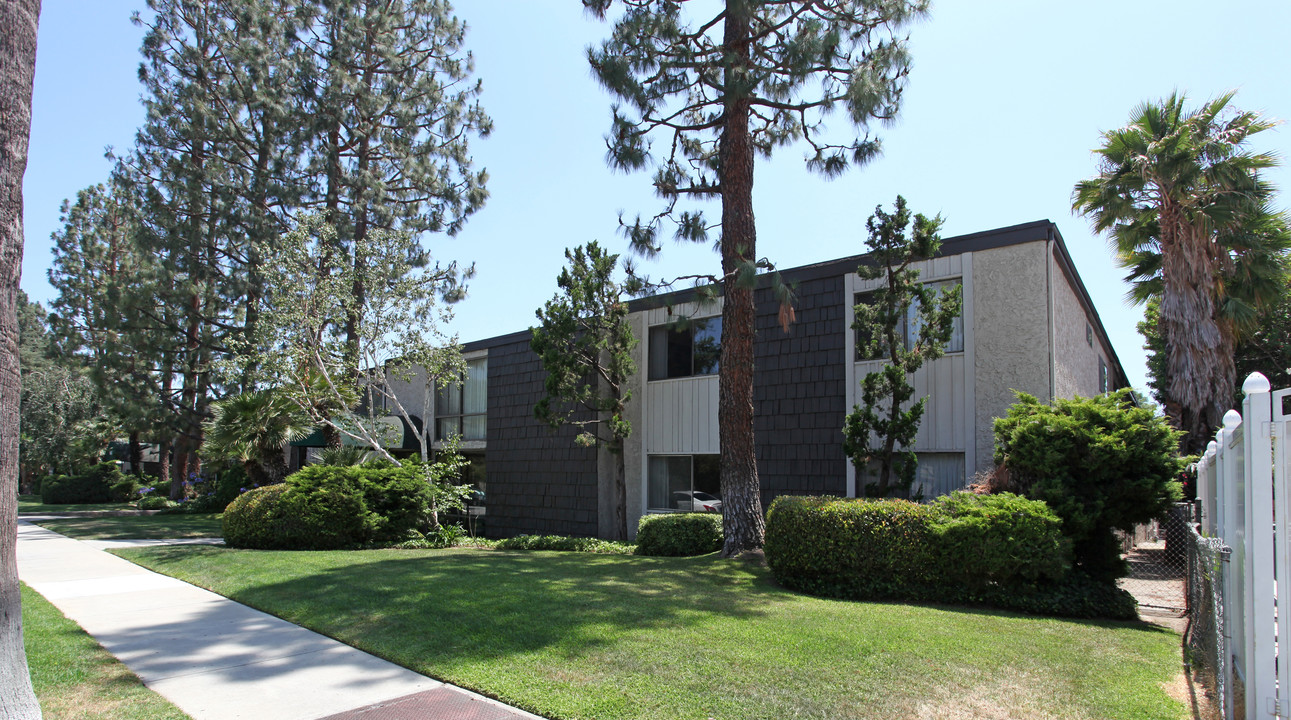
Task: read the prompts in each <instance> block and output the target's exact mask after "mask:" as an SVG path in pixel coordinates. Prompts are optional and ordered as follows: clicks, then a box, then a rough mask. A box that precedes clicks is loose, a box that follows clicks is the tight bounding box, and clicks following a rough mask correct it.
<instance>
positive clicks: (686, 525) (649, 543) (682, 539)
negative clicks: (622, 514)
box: [636, 513, 722, 556]
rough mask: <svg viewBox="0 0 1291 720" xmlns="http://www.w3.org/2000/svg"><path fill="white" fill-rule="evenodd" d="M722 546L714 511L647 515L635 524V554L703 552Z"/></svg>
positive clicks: (704, 553) (696, 553)
mask: <svg viewBox="0 0 1291 720" xmlns="http://www.w3.org/2000/svg"><path fill="white" fill-rule="evenodd" d="M721 549H722V516H721V515H719V514H717V513H667V514H659V515H646V516H643V517H642V518H641V522H640V524H639V525H637V548H636V554H637V555H667V556H684V555H706V554H708V553H711V552H717V551H718V550H721Z"/></svg>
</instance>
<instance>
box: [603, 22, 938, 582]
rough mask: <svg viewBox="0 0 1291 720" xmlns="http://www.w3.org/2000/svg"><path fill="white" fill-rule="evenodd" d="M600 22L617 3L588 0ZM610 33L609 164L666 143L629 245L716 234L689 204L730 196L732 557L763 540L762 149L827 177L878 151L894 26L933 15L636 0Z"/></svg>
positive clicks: (897, 93) (728, 526)
mask: <svg viewBox="0 0 1291 720" xmlns="http://www.w3.org/2000/svg"><path fill="white" fill-rule="evenodd" d="M583 4H584V6H586V7H587V8H588V10H590V11H591V12H592V13H593V14H594V15H596V16H597V17H600V18H604V17H606V15H607V13H608V12H609V11H610V9H611V8H612V7H613V6H615V5H616V3H615V2H614V0H584V2H583ZM621 5H622V7H623V12H622V15H621V16H620V17H618V18H617V20H616V22H615V25H614V30H613V31H612V35H611V38H610V39H609V40H606V41H605V42H604V43H602V45H601V46H600V47H599V48H592V49H590V50H589V51H588V58H589V60H590V62H591V65H592V69H593V71H594V72H595V74H596V76H597V78H598V79H599V80H600V82H601V84H602V85H604V86H605V87H606V89H608V90H609V91H610V92H612V93H613V94H614V95H616V96H617V97H618V98H619V99H620V100H621V101H622V104H619V105H615V106H614V111H613V120H612V124H611V129H610V134H609V135H608V137H607V139H606V140H607V144H608V145H609V162H610V164H611V165H612V166H614V167H615V168H619V169H623V170H639V169H642V168H644V167H645V166H646V165H648V164H650V162H651V161H652V160H653V159H654V148H653V146H652V144H651V142H652V139H653V138H655V137H658V138H660V139H661V140H662V142H661V143H660V146H661V147H662V148H664V151H663V152H661V153H659V160H658V162H657V169H656V171H655V175H654V186H655V189H656V191H657V192H658V194H659V195H660V197H661V198H662V199H663V200H664V201H665V203H666V205H665V208H664V210H663V211H662V212H661V213H660V214H658V215H656V216H654V217H653V218H649V219H646V220H642V219H641V218H638V219H637V220H636V221H635V222H634V223H631V224H629V225H625V229H626V233H627V235H628V237H629V239H630V241H631V244H632V247H633V249H634V250H635V251H636V252H638V253H641V254H644V255H647V256H649V255H653V254H655V253H657V252H658V251H659V235H660V232H661V229H662V226H663V224H664V223H665V222H669V221H670V222H673V223H674V224H675V226H676V235H677V238H678V239H680V240H686V241H695V242H702V241H705V240H707V237H708V230H709V229H710V228H709V224H708V222H707V221H706V220H705V218H704V215H703V213H702V212H700V211H698V210H692V209H680V208H678V207H677V204H678V201H679V200H681V199H682V198H693V199H696V200H705V199H712V198H720V200H721V204H722V217H721V224H720V228H721V236H720V238H719V239H718V247H719V250H720V252H721V257H722V263H721V273H720V274H718V275H715V276H714V277H712V278H711V279H712V280H713V281H715V282H717V283H720V284H721V286H722V289H723V296H724V304H723V308H722V351H721V353H722V354H721V364H720V368H721V369H720V371H719V380H718V383H719V388H720V390H719V393H720V406H719V411H718V424H719V427H720V436H721V484H722V513H723V522H724V528H725V533H726V543H725V547H724V548H723V554H724V555H725V556H728V557H729V556H733V555H736V554H738V553H740V552H742V551H744V550H748V549H752V548H756V547H760V546H761V545H762V538H763V534H764V522H763V516H762V503H761V498H760V496H759V484H758V472H757V460H756V456H755V453H754V435H753V336H754V315H755V308H754V304H753V286H754V283H755V280H754V278H755V276H756V268H757V266H758V261H759V258H758V256H757V237H756V228H755V225H754V219H753V179H754V158H755V156H757V155H761V156H763V157H767V156H769V155H771V153H772V152H773V151H774V150H775V149H776V148H779V147H782V146H784V145H788V144H790V143H793V142H796V141H798V140H802V141H804V142H806V143H807V144H808V146H809V147H810V148H811V152H810V153H809V155H808V156H807V166H808V167H809V168H811V169H813V170H815V171H818V172H820V173H822V174H823V175H825V176H826V177H833V176H836V175H838V174H840V173H842V172H843V171H844V170H845V169H846V168H847V167H848V166H849V165H852V164H856V165H863V164H864V163H866V162H868V161H869V160H870V159H872V158H873V157H875V156H876V155H877V154H878V153H879V149H880V146H879V142H878V140H877V139H875V138H872V137H870V136H869V134H868V128H869V127H870V125H871V124H873V123H878V122H890V121H892V120H893V119H895V117H896V114H897V109H898V107H899V105H900V100H901V93H902V90H903V88H904V85H905V77H906V74H907V72H908V69H909V58H908V56H907V52H906V43H905V39H904V38H903V37H900V36H898V35H897V34H896V33H897V32H898V31H899V30H900V28H901V27H902V26H904V25H905V24H906V23H907V22H909V21H911V20H913V19H914V18H917V17H919V16H921V15H923V14H924V13H925V12H926V9H927V3H926V2H924V1H923V0H909V1H897V2H888V3H870V2H862V1H861V0H823V1H822V0H815V1H813V2H807V1H806V0H795V1H789V2H785V1H776V2H770V1H768V0H725V2H721V3H717V7H716V12H715V14H713V15H711V16H710V17H707V18H704V19H696V20H694V21H691V20H690V19H688V18H687V17H685V15H684V13H683V10H682V6H683V4H682V3H677V2H674V1H672V0H624V2H622V3H621ZM840 107H841V109H842V110H843V111H844V113H845V114H846V116H847V118H848V119H849V120H850V121H851V122H852V123H853V124H855V125H857V126H858V127H861V128H865V129H866V131H867V133H866V135H865V136H864V137H859V138H856V139H854V140H852V141H846V142H842V143H836V142H833V141H831V140H830V139H828V138H827V136H826V135H825V133H824V129H825V128H824V120H825V118H826V117H827V116H828V115H829V114H830V113H831V112H832V111H833V110H835V109H840Z"/></svg>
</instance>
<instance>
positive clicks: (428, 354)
mask: <svg viewBox="0 0 1291 720" xmlns="http://www.w3.org/2000/svg"><path fill="white" fill-rule="evenodd" d="M335 243H336V229H335V228H334V227H333V226H332V225H331V224H330V223H327V222H324V220H323V218H322V217H321V216H319V215H311V216H308V217H306V218H305V219H304V221H302V223H301V224H300V226H299V227H297V228H296V229H295V230H292V231H291V232H289V233H287V234H286V235H284V236H283V237H282V238H281V240H280V241H279V245H278V247H277V249H276V250H275V254H274V255H273V257H272V261H271V262H270V263H268V264H267V265H266V267H265V276H266V280H267V282H266V284H265V287H266V289H267V293H266V296H265V303H264V308H263V313H262V315H261V318H260V323H259V327H258V328H257V336H256V337H255V338H254V339H253V340H252V342H250V343H249V344H248V345H247V346H246V347H245V348H244V352H247V353H249V354H252V355H253V357H254V361H255V364H256V365H257V366H258V367H259V368H260V373H261V379H262V382H263V383H264V384H265V385H267V386H269V387H274V388H277V390H278V392H281V393H282V394H283V396H284V397H286V398H288V399H289V400H290V401H291V402H293V403H294V404H295V405H296V406H297V407H299V408H300V409H301V410H302V411H303V412H304V413H306V415H307V416H308V418H309V420H310V421H311V422H313V423H314V424H315V425H319V426H322V427H323V428H325V429H328V430H330V432H331V433H334V434H335V435H336V436H344V437H348V438H350V439H351V440H353V441H355V442H357V443H359V444H360V445H364V446H367V447H369V448H371V449H372V451H373V452H374V453H376V454H377V455H378V456H379V457H381V458H383V459H385V460H389V461H390V462H393V463H394V464H396V465H398V464H399V461H398V460H396V459H395V458H394V457H393V456H391V455H390V453H389V452H388V451H387V450H386V446H387V445H389V444H390V443H389V440H390V438H387V437H385V435H386V429H385V428H384V427H383V426H382V425H381V424H380V423H378V422H377V417H378V416H384V415H386V414H388V412H389V411H393V413H394V414H396V415H398V416H399V417H401V418H402V419H403V421H404V423H406V424H407V426H408V427H410V428H412V429H413V431H414V432H415V433H416V434H417V437H418V441H419V443H420V446H421V457H422V460H423V461H424V462H429V460H430V439H429V434H430V432H431V427H430V425H429V424H423V423H421V422H420V421H421V420H422V419H424V418H426V417H428V416H429V415H430V408H431V403H432V402H433V400H434V395H435V389H436V388H437V387H444V386H446V385H447V384H448V383H450V382H452V381H454V380H457V379H458V378H459V377H460V376H461V375H462V373H463V372H464V370H465V363H464V362H463V360H462V354H461V351H460V348H459V347H458V344H457V340H456V337H455V336H448V335H446V334H445V333H444V332H443V330H442V326H443V324H444V323H446V322H447V321H448V320H449V318H451V316H452V309H451V307H450V306H449V305H448V303H449V302H452V301H454V300H456V299H458V298H459V297H461V295H462V293H463V292H464V290H463V288H462V285H461V281H462V280H463V278H464V277H468V276H469V275H470V270H469V269H468V270H466V271H464V272H463V271H460V270H459V268H458V267H457V265H456V263H450V264H448V265H439V264H436V263H432V261H431V258H430V254H429V253H428V252H426V251H425V250H424V249H423V248H422V247H421V246H420V245H419V244H417V242H416V241H415V240H414V239H413V238H412V237H410V236H409V235H407V234H406V233H398V232H390V231H384V230H382V231H374V232H372V233H371V234H369V235H368V237H367V240H366V242H364V243H363V244H362V245H356V246H355V247H354V252H355V253H356V255H357V258H358V261H357V262H353V263H352V262H349V261H348V260H347V258H345V257H344V256H341V255H338V254H336V253H334V252H332V249H334V248H335V247H336V245H335ZM356 284H361V285H363V287H365V288H366V290H365V292H364V293H363V295H362V302H357V301H356V298H355V295H354V294H353V292H352V289H353V288H354V287H355V285H356ZM351 326H352V327H351ZM351 330H354V331H355V334H351ZM352 340H353V341H356V342H357V344H355V343H354V342H352ZM356 359H357V362H358V363H359V365H358V368H357V372H356V369H355V367H354V365H353V362H355V361H356ZM239 362H241V361H239ZM398 384H411V385H413V386H415V387H419V389H420V390H421V397H420V398H419V399H420V401H421V407H416V406H411V407H410V406H409V405H407V404H405V399H406V397H407V396H404V395H401V394H400V393H398V392H396V386H397V385H398ZM381 408H387V409H388V410H381ZM414 411H416V412H419V413H420V416H419V417H417V418H416V419H414V417H413V416H414V415H415V414H416V412H414ZM401 438H402V436H400V439H401Z"/></svg>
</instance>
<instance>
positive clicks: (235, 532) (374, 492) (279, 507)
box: [224, 462, 454, 550]
mask: <svg viewBox="0 0 1291 720" xmlns="http://www.w3.org/2000/svg"><path fill="white" fill-rule="evenodd" d="M275 488H276V489H275ZM266 491H270V492H266ZM429 503H430V486H429V484H428V483H427V482H426V475H425V472H424V469H423V467H422V466H421V465H420V464H418V463H415V462H405V463H404V464H403V465H402V466H395V465H393V464H391V463H368V464H364V465H358V466H332V465H310V466H308V467H305V468H303V469H301V470H300V471H299V472H297V473H294V474H293V475H291V476H289V477H288V478H287V479H286V481H284V482H283V483H282V484H280V485H269V486H266V487H262V488H255V489H252V490H249V491H247V492H245V493H243V494H242V495H240V496H239V497H238V498H237V499H236V500H234V501H233V502H232V503H231V504H229V506H228V507H227V508H225V510H224V526H225V535H224V538H225V542H226V543H228V544H229V545H232V546H235V547H251V548H262V549H269V548H276V549H302V550H325V549H337V548H344V547H356V546H361V545H371V544H386V545H389V544H395V543H400V544H402V545H403V546H409V547H411V546H414V545H415V546H420V544H422V543H429V544H428V545H427V546H428V547H429V546H436V547H447V546H449V545H451V544H453V542H454V541H453V540H451V539H446V533H448V532H450V531H447V530H445V529H444V528H442V527H441V528H440V530H439V531H438V533H437V534H436V536H435V537H432V538H427V537H426V536H423V535H422V533H423V532H428V531H430V526H431V525H432V524H433V523H432V522H431V516H430V510H429ZM230 518H232V519H230ZM230 531H231V533H232V534H230ZM409 543H411V545H409Z"/></svg>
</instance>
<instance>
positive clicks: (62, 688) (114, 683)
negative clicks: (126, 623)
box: [22, 585, 188, 720]
mask: <svg viewBox="0 0 1291 720" xmlns="http://www.w3.org/2000/svg"><path fill="white" fill-rule="evenodd" d="M22 629H23V640H24V644H25V646H26V649H27V663H28V665H29V666H30V668H31V682H32V685H33V686H34V687H35V689H36V697H37V698H38V699H39V700H40V708H41V711H42V712H43V714H44V716H45V720H57V719H58V718H68V719H69V720H73V719H74V720H81V719H82V718H104V719H109V718H110V719H112V720H117V719H120V720H133V719H134V718H139V719H140V720H144V719H147V720H165V719H167V718H175V719H176V720H178V719H180V718H187V717H188V715H185V714H184V713H183V712H182V711H180V709H179V708H177V707H175V706H174V705H172V704H170V702H169V701H167V700H166V699H165V698H163V697H162V696H160V695H158V694H156V693H154V692H153V691H151V690H149V689H148V688H146V687H144V684H143V683H142V682H140V681H139V678H138V677H136V676H135V674H134V673H132V672H130V670H129V669H127V668H126V666H125V665H123V664H122V663H121V662H119V661H118V660H117V659H116V658H114V657H112V655H111V654H109V653H108V651H106V650H104V649H103V647H102V646H100V645H99V644H98V643H97V642H95V640H94V638H92V637H90V636H89V635H88V634H86V632H85V631H84V630H82V629H81V628H80V626H78V625H77V624H76V623H74V622H72V621H71V620H68V619H67V618H66V617H64V616H63V614H62V613H60V612H59V611H58V608H56V607H54V606H53V605H51V604H50V603H49V601H47V600H45V598H43V597H41V595H40V593H37V592H36V591H34V590H32V589H31V588H29V587H27V586H26V585H23V586H22Z"/></svg>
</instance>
